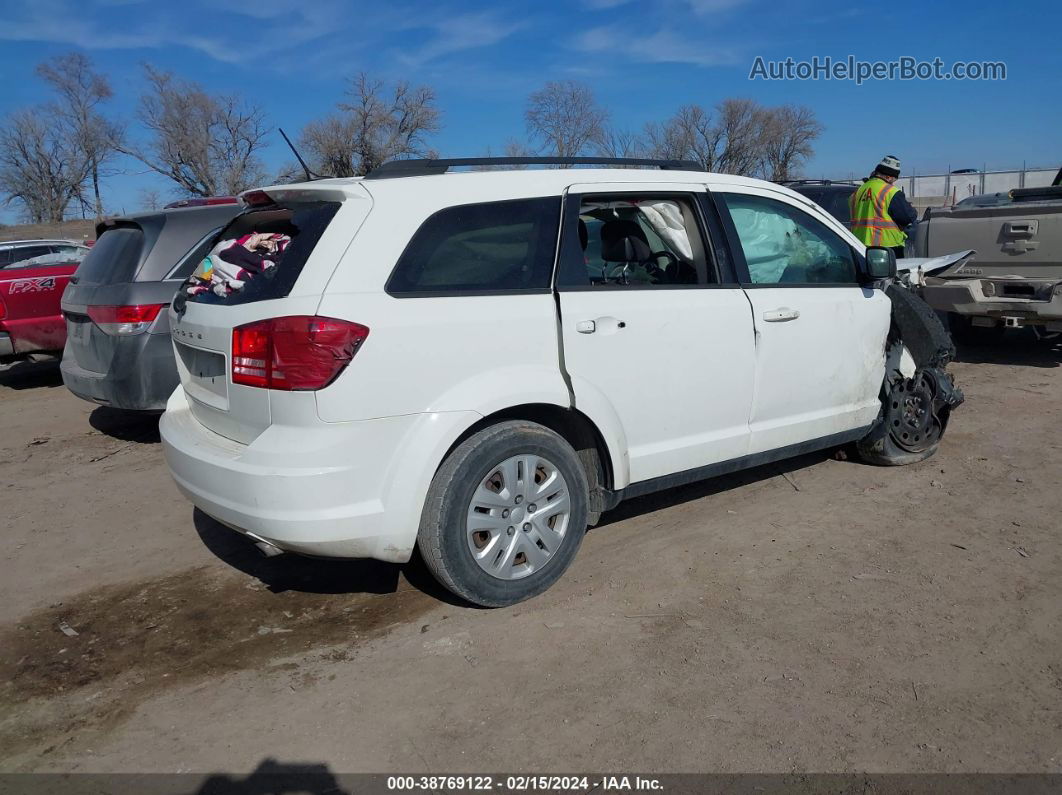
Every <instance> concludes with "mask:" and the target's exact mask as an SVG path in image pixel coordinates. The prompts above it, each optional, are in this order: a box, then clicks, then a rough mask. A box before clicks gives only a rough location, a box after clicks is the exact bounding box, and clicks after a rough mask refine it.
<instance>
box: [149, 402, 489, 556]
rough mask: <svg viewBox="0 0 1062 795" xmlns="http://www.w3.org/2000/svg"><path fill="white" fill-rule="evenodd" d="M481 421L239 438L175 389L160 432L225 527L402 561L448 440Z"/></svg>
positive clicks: (195, 493)
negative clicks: (212, 426) (204, 417)
mask: <svg viewBox="0 0 1062 795" xmlns="http://www.w3.org/2000/svg"><path fill="white" fill-rule="evenodd" d="M478 418H479V415H478V414H476V413H475V412H446V413H440V414H412V415H405V416H399V417H387V418H382V419H375V420H365V421H362V422H349V423H320V424H317V425H312V426H298V427H292V426H283V425H277V424H274V425H271V426H269V427H268V428H267V429H266V430H265V431H263V432H262V434H261V435H259V436H258V438H256V439H255V440H254V441H253V442H251V443H250V444H241V443H239V442H235V441H232V440H231V439H227V438H226V437H224V436H220V435H219V434H216V433H214V432H213V431H211V430H209V429H208V428H206V427H205V426H203V425H202V424H201V423H200V422H199V421H198V420H197V419H196V418H195V417H194V416H193V414H192V411H191V408H190V407H189V405H188V399H187V397H186V396H185V394H184V390H183V389H178V390H176V391H175V392H174V394H173V396H172V397H171V398H170V401H169V404H168V406H167V408H166V413H165V414H164V415H163V417H162V420H161V422H160V424H159V429H160V432H161V435H162V445H163V451H164V454H165V456H166V463H167V464H168V465H169V468H170V472H171V474H172V475H173V478H174V481H175V482H176V483H177V488H178V489H179V490H180V491H181V493H182V494H184V496H185V497H187V498H188V499H189V500H190V501H191V502H192V503H193V504H194V505H195V506H196V507H198V508H199V509H200V510H202V511H203V512H204V513H206V514H208V515H209V516H212V517H213V518H215V519H217V520H218V521H220V522H222V523H223V524H226V525H228V526H229V527H231V528H233V529H235V530H237V531H239V532H241V533H244V534H245V535H248V536H251V537H252V538H255V539H257V540H262V541H266V542H268V543H269V544H272V545H274V546H276V547H279V548H280V549H283V550H286V551H290V552H297V553H300V554H305V555H315V556H321V557H343V558H375V559H377V560H383V561H388V562H393V563H404V562H405V561H407V560H409V558H410V555H411V554H412V552H413V547H414V545H415V544H416V538H417V529H418V527H419V524H420V512H421V508H422V506H423V504H424V497H425V495H426V494H427V490H428V486H429V485H430V483H431V478H432V477H433V476H434V473H435V469H436V467H437V465H438V462H439V461H440V460H441V458H442V456H443V455H444V454H445V451H446V449H447V448H448V446H449V443H450V441H448V439H449V437H450V436H451V434H452V435H453V436H454V437H456V435H457V434H459V433H460V432H461V430H463V428H464V427H468V425H471V424H472V423H473V422H475V420H477V419H478Z"/></svg>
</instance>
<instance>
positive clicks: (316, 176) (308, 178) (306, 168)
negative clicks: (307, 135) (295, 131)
mask: <svg viewBox="0 0 1062 795" xmlns="http://www.w3.org/2000/svg"><path fill="white" fill-rule="evenodd" d="M277 130H279V131H280V135H281V136H282V137H283V138H284V143H286V144H287V145H288V149H290V150H291V153H292V154H293V155H295V159H296V160H298V161H299V165H300V166H302V170H303V171H305V172H306V181H307V182H312V181H313V180H315V179H324V177H322V176H321V175H320V174H314V173H313V172H312V171H310V167H309V166H308V165H306V161H305V160H303V159H302V155H300V154H299V150H298V149H296V148H295V144H293V143H292V142H291V139H290V138H288V136H287V134H286V133H285V132H284V128H282V127H277Z"/></svg>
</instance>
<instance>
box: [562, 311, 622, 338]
mask: <svg viewBox="0 0 1062 795" xmlns="http://www.w3.org/2000/svg"><path fill="white" fill-rule="evenodd" d="M625 328H627V324H626V322H624V321H622V320H620V319H619V318H617V317H612V316H611V315H605V316H604V317H598V318H594V319H593V320H579V321H577V322H576V323H575V330H576V331H578V332H579V333H580V334H593V333H595V332H599V333H601V334H604V335H605V336H608V335H609V334H615V333H616V332H617V331H619V330H620V329H625Z"/></svg>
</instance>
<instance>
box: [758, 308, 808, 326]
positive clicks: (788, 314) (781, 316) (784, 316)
mask: <svg viewBox="0 0 1062 795" xmlns="http://www.w3.org/2000/svg"><path fill="white" fill-rule="evenodd" d="M798 317H800V311H799V310H797V309H790V308H789V307H787V306H783V307H781V308H779V309H771V310H769V311H767V312H764V313H763V319H764V320H766V321H767V322H768V323H785V322H786V321H787V320H796V319H797V318H798Z"/></svg>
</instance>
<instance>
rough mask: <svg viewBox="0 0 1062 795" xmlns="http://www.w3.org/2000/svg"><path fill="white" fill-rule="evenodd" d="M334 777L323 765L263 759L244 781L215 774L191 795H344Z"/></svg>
mask: <svg viewBox="0 0 1062 795" xmlns="http://www.w3.org/2000/svg"><path fill="white" fill-rule="evenodd" d="M354 791H355V790H354V789H345V788H343V787H341V786H340V781H339V779H338V778H336V775H335V773H333V772H332V771H331V770H329V768H328V765H327V764H326V763H324V762H294V763H292V762H277V761H275V760H273V759H263V760H262V761H261V762H260V763H259V764H258V767H256V768H255V769H254V770H253V771H252V772H251V773H249V774H248V775H247V776H246V777H241V776H238V775H229V774H226V773H215V774H213V775H211V776H210V777H209V778H207V779H206V780H205V781H204V782H203V783H202V785H201V786H200V787H199V789H197V790H196V791H195V795H285V793H300V795H326V793H327V795H345V794H346V793H349V792H354Z"/></svg>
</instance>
